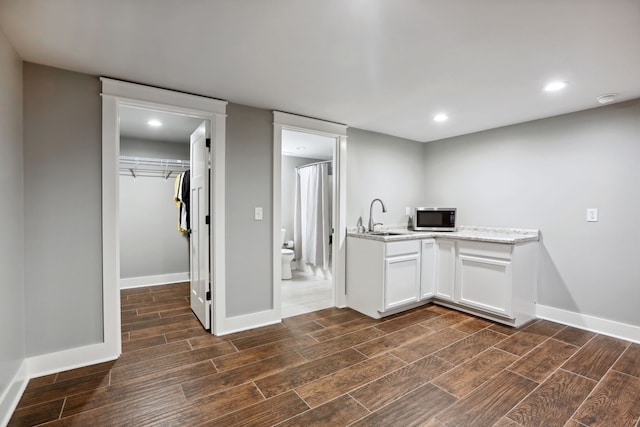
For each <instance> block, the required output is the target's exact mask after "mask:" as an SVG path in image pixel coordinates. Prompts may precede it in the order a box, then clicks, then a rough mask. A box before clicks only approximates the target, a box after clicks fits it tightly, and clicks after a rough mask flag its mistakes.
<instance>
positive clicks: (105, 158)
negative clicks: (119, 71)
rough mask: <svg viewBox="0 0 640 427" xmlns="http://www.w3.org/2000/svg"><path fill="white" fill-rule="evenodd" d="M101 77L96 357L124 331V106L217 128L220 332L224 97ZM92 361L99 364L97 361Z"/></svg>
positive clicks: (116, 345) (214, 248)
mask: <svg viewBox="0 0 640 427" xmlns="http://www.w3.org/2000/svg"><path fill="white" fill-rule="evenodd" d="M100 80H101V81H102V242H103V247H102V257H103V268H102V271H103V279H102V280H103V286H102V288H103V316H104V320H103V322H104V341H105V346H104V350H105V353H104V354H101V353H97V354H95V358H96V359H101V360H106V359H108V358H110V357H113V358H115V357H118V356H119V355H120V353H121V346H122V343H121V334H120V285H119V281H120V260H119V259H120V253H119V252H120V239H119V218H118V204H119V199H118V197H119V180H118V157H119V151H120V129H119V111H120V108H121V107H122V106H130V107H138V108H148V109H153V110H157V111H166V112H171V113H175V114H183V115H188V116H191V117H197V118H201V119H203V120H209V122H210V123H211V126H212V128H213V134H212V135H211V139H212V147H211V150H212V155H213V165H212V168H213V171H212V179H213V185H211V188H210V198H211V200H214V201H215V203H216V204H215V205H214V206H217V207H218V209H214V212H213V217H212V224H211V230H212V233H211V234H212V239H211V262H212V266H213V270H214V271H213V277H212V279H213V280H212V281H211V283H212V286H213V291H214V292H213V293H214V295H215V296H219V295H220V294H222V300H221V301H216V304H215V307H213V305H212V309H213V310H214V311H217V310H220V312H215V313H214V316H212V319H214V325H213V326H212V329H211V330H212V332H213V333H216V331H217V325H216V322H215V320H216V319H221V318H222V319H224V316H225V311H224V310H225V304H224V287H225V276H224V274H225V269H224V265H225V254H224V244H225V229H224V188H225V176H224V173H225V169H224V161H225V158H224V153H225V130H226V127H225V121H226V105H227V102H226V101H220V100H217V99H212V98H207V97H203V96H197V95H190V94H186V93H180V92H174V91H170V90H166V89H158V88H154V87H149V86H143V85H138V84H134V83H127V82H122V81H118V80H112V79H108V78H104V77H102V78H100ZM93 363H96V361H95V360H94V362H93Z"/></svg>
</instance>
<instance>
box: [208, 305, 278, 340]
mask: <svg viewBox="0 0 640 427" xmlns="http://www.w3.org/2000/svg"><path fill="white" fill-rule="evenodd" d="M275 323H280V318H279V317H276V316H275V315H274V310H265V311H260V312H257V313H250V314H244V315H242V316H236V317H228V318H226V319H224V325H223V328H221V329H223V331H222V333H220V334H216V335H227V334H231V333H234V332H239V331H246V330H247V329H254V328H261V327H263V326H268V325H273V324H275Z"/></svg>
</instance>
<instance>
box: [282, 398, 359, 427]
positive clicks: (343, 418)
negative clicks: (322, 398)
mask: <svg viewBox="0 0 640 427" xmlns="http://www.w3.org/2000/svg"><path fill="white" fill-rule="evenodd" d="M368 413H369V411H367V410H366V409H364V408H363V407H362V405H360V404H359V403H358V402H356V401H355V400H354V399H353V398H352V397H351V396H349V395H344V396H340V397H339V398H337V399H336V400H333V401H331V402H329V403H325V404H324V405H321V406H318V407H317V408H314V409H312V410H310V411H307V412H304V413H302V414H300V415H297V416H295V417H293V418H291V419H289V420H288V421H285V422H284V423H282V424H278V427H297V426H305V427H312V426H317V427H322V426H346V425H348V424H350V423H352V422H353V421H355V420H357V419H359V418H362V417H363V416H365V415H366V414H368Z"/></svg>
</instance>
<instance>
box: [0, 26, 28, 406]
mask: <svg viewBox="0 0 640 427" xmlns="http://www.w3.org/2000/svg"><path fill="white" fill-rule="evenodd" d="M22 174H23V170H22V60H21V59H20V57H19V56H18V55H17V54H16V52H15V51H14V50H13V48H12V47H11V45H10V44H9V42H8V41H7V39H6V37H5V35H4V33H3V32H2V30H0V182H1V183H2V185H0V223H2V224H4V226H3V227H2V229H1V231H0V325H1V326H0V349H2V350H0V396H1V395H2V394H3V392H4V391H5V390H6V389H7V387H8V386H9V385H10V383H11V380H12V379H13V377H14V375H15V374H16V372H17V371H18V368H19V367H20V364H21V363H22V361H23V360H24V358H25V301H24V237H23V236H24V224H23V214H24V211H23V196H22V195H23V178H22ZM1 404H2V402H0V405H1ZM1 413H2V411H0V414H1Z"/></svg>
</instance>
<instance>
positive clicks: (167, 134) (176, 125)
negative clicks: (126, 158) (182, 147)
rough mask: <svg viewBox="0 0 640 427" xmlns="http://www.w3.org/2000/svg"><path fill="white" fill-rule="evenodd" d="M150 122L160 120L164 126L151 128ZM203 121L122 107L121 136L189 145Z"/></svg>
mask: <svg viewBox="0 0 640 427" xmlns="http://www.w3.org/2000/svg"><path fill="white" fill-rule="evenodd" d="M149 120H159V121H160V123H162V126H159V127H152V126H149V124H148V122H149ZM200 123H202V119H197V118H194V117H189V116H181V115H178V114H171V113H165V112H162V111H153V110H145V109H141V108H133V107H122V109H121V110H120V136H121V137H124V138H133V139H148V140H153V141H166V142H181V143H188V142H189V137H190V136H191V134H192V133H193V131H195V130H196V128H197V127H198V126H199V125H200Z"/></svg>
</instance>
